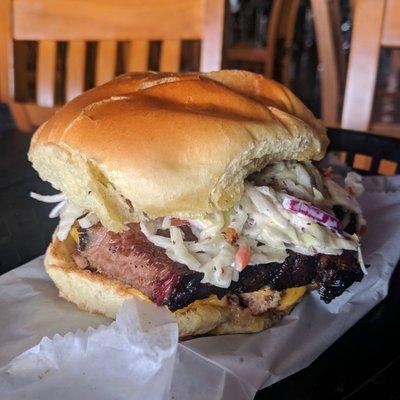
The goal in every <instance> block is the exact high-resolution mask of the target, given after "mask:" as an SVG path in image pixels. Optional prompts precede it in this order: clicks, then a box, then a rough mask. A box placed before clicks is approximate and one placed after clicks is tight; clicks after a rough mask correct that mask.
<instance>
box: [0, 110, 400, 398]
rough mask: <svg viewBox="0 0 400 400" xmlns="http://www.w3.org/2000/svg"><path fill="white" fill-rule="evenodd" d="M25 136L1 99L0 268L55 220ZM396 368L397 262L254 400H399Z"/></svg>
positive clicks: (39, 242) (32, 252)
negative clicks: (341, 331)
mask: <svg viewBox="0 0 400 400" xmlns="http://www.w3.org/2000/svg"><path fill="white" fill-rule="evenodd" d="M29 141H30V135H26V134H21V133H19V132H17V131H16V130H15V128H14V126H13V124H12V121H11V120H10V117H9V115H8V113H7V111H6V108H5V107H4V105H1V104H0V273H5V272H7V271H9V270H11V269H13V268H15V267H18V266H19V265H21V264H23V263H25V262H27V261H29V260H31V259H33V258H35V257H37V256H38V255H40V254H43V252H44V250H45V248H46V245H47V243H48V242H49V240H50V236H51V232H52V230H53V229H54V227H55V225H56V224H57V221H56V220H51V219H49V218H48V217H47V214H48V212H49V208H50V206H49V205H48V204H44V203H41V202H37V201H34V200H32V199H30V198H29V192H30V191H37V192H39V193H46V194H47V193H53V192H54V190H53V189H51V187H50V185H49V184H47V183H45V182H42V181H41V180H40V178H39V177H38V176H37V174H36V172H35V171H34V170H33V169H32V168H31V166H30V164H29V162H28V160H27V158H26V152H27V149H28V147H29ZM399 245H400V244H399ZM310 340H312V337H310ZM399 372H400V268H399V266H398V267H397V269H396V271H395V273H394V275H393V277H392V279H391V284H390V291H389V295H388V297H387V298H386V299H385V300H384V301H382V302H381V303H380V304H379V305H377V306H376V307H375V308H374V309H373V310H371V311H370V312H369V313H368V314H367V315H366V316H365V317H364V318H363V319H361V320H360V321H359V322H358V323H357V324H356V325H354V326H353V327H352V328H351V329H350V330H349V331H348V332H347V333H346V334H345V335H343V336H342V337H341V338H340V339H338V340H337V341H336V342H335V343H334V344H333V345H332V346H331V347H330V348H329V349H328V350H327V351H325V352H324V353H323V354H322V355H321V356H320V357H319V358H318V359H317V360H316V361H314V362H313V363H312V364H311V365H310V366H309V367H308V368H306V369H304V370H302V371H300V372H298V373H296V374H294V375H292V376H290V377H289V378H286V379H284V380H282V381H280V382H278V383H276V384H274V385H272V386H270V387H268V388H266V389H264V390H261V391H260V392H259V393H258V394H257V396H256V399H257V400H261V399H285V400H286V399H290V400H300V399H301V400H303V399H304V400H306V399H307V400H314V399H315V400H320V399H324V400H330V399H332V400H339V399H340V400H344V399H346V400H347V399H350V400H356V399H369V398H375V399H379V400H381V399H387V400H389V399H390V400H392V399H400V384H398V382H397V379H400V378H399V377H400V375H399ZM0 397H1V396H0Z"/></svg>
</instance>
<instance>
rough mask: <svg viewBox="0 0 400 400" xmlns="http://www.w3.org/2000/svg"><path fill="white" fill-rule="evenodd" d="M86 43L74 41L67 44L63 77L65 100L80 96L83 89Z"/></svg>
mask: <svg viewBox="0 0 400 400" xmlns="http://www.w3.org/2000/svg"><path fill="white" fill-rule="evenodd" d="M85 66H86V42H84V41H83V40H74V41H71V42H69V43H68V48H67V67H66V77H65V100H66V101H69V100H71V99H73V98H74V97H76V96H78V95H79V94H81V93H82V92H83V90H84V88H85Z"/></svg>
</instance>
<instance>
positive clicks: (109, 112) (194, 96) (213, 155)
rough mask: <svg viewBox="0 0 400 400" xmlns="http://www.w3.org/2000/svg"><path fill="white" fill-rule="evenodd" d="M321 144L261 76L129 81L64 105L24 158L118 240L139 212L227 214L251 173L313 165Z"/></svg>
mask: <svg viewBox="0 0 400 400" xmlns="http://www.w3.org/2000/svg"><path fill="white" fill-rule="evenodd" d="M327 143H328V139H327V136H326V134H325V129H324V128H323V126H322V125H321V124H320V122H319V121H317V120H316V119H315V118H314V116H313V115H312V114H311V112H310V111H309V110H308V109H307V108H306V107H305V106H304V105H303V104H302V103H301V102H300V101H299V100H298V99H297V98H296V97H295V96H294V95H293V94H292V93H291V92H290V91H289V90H288V89H286V88H284V87H283V86H282V85H280V84H278V83H276V82H274V81H271V80H268V79H266V78H264V77H262V76H260V75H257V74H254V73H250V72H244V71H219V72H213V73H209V74H199V73H194V74H156V73H134V74H126V75H122V76H120V77H118V78H116V79H114V80H112V81H110V82H109V83H107V84H105V85H102V86H99V87H97V88H95V89H92V90H90V91H88V92H86V93H84V94H82V95H81V96H79V97H77V98H76V99H74V100H73V101H71V102H70V103H68V104H67V105H65V106H64V107H63V108H62V109H61V110H60V111H59V112H58V113H57V114H56V115H55V116H54V117H53V118H51V119H50V120H49V121H48V122H47V123H45V124H44V125H42V127H41V128H39V130H38V131H37V132H36V134H35V135H34V137H33V139H32V144H31V148H30V151H29V158H30V160H31V161H32V163H33V166H34V168H35V169H37V170H38V172H39V174H40V176H41V177H42V178H43V179H44V180H48V181H50V182H51V183H52V184H53V186H54V187H56V188H57V189H59V190H61V191H62V192H64V193H65V194H66V196H67V197H68V199H69V200H70V201H71V202H73V203H75V204H76V205H78V206H80V207H82V208H85V209H87V210H90V211H94V212H96V214H97V215H98V217H99V218H100V220H101V222H102V224H103V225H104V226H106V227H107V228H108V229H110V230H113V231H121V230H123V229H124V224H125V223H126V222H137V221H138V220H139V219H140V218H141V216H142V215H143V213H146V214H147V215H148V216H149V217H150V218H156V217H162V216H166V215H174V216H177V217H183V218H188V217H198V216H202V215H204V214H206V213H209V212H213V211H216V210H226V209H229V208H230V207H232V205H233V204H234V203H235V202H236V201H238V200H239V198H240V197H241V195H242V193H243V181H244V178H245V177H246V176H247V175H248V174H250V173H252V172H254V171H256V170H259V169H260V168H262V167H263V166H265V165H266V164H268V163H271V162H275V161H279V160H284V159H293V160H310V159H320V158H322V157H323V155H324V153H325V149H326V146H327ZM126 200H129V202H130V204H131V205H132V206H133V209H134V211H133V210H132V208H130V204H128V203H127V201H126Z"/></svg>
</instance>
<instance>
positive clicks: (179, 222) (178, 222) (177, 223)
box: [171, 218, 188, 226]
mask: <svg viewBox="0 0 400 400" xmlns="http://www.w3.org/2000/svg"><path fill="white" fill-rule="evenodd" d="M187 224H188V222H187V221H185V220H183V219H179V218H171V225H172V226H182V225H187Z"/></svg>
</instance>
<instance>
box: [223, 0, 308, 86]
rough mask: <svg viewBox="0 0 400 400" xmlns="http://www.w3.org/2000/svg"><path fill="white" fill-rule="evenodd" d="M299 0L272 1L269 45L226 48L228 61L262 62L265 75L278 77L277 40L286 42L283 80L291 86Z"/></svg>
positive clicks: (282, 68)
mask: <svg viewBox="0 0 400 400" xmlns="http://www.w3.org/2000/svg"><path fill="white" fill-rule="evenodd" d="M299 4H300V0H273V3H272V7H271V11H270V14H269V18H268V26H267V38H266V39H267V40H266V47H251V46H248V45H243V44H238V45H235V46H232V47H230V48H229V49H227V59H228V61H243V62H248V63H263V64H264V74H265V76H267V77H268V78H276V76H275V74H274V70H275V65H276V53H277V47H278V42H279V41H280V42H282V43H283V47H284V48H283V53H282V54H283V56H282V60H280V62H281V68H280V69H281V71H280V77H279V78H280V79H279V80H280V81H281V82H282V83H283V84H284V85H286V86H290V59H291V56H292V45H293V38H294V31H295V26H296V18H297V13H298V9H299Z"/></svg>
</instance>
